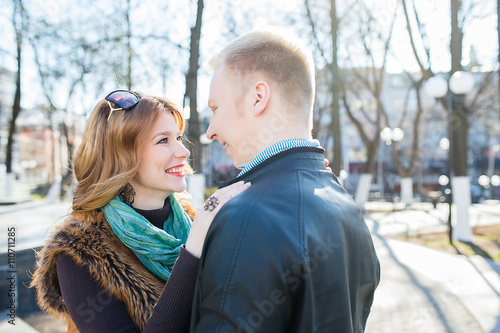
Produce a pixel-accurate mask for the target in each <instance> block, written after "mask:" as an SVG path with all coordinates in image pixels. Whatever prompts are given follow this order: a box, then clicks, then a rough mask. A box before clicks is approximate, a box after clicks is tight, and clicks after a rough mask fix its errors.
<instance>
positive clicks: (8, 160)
mask: <svg viewBox="0 0 500 333" xmlns="http://www.w3.org/2000/svg"><path fill="white" fill-rule="evenodd" d="M22 10H23V8H22V3H21V1H14V14H13V18H12V23H13V24H14V28H15V30H16V44H17V73H16V92H15V95H14V104H13V105H12V117H11V119H10V123H9V134H8V137H7V149H6V156H5V166H6V171H7V174H11V173H12V160H13V158H12V155H13V146H14V135H15V133H16V120H17V117H18V116H19V113H21V54H22V52H21V51H22V38H23V31H22V24H23V22H22V20H23V14H22ZM18 15H19V16H20V19H21V23H20V25H18V22H17V21H18Z"/></svg>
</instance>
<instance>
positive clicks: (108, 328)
mask: <svg viewBox="0 0 500 333" xmlns="http://www.w3.org/2000/svg"><path fill="white" fill-rule="evenodd" d="M134 210H135V211H136V212H137V213H139V214H141V215H142V216H144V217H145V218H146V219H147V220H148V221H149V222H150V223H151V224H152V225H154V226H155V227H157V228H160V229H163V224H164V223H165V220H166V219H167V218H168V215H169V214H170V212H171V207H170V200H168V198H167V199H166V200H165V204H164V206H163V208H160V209H154V210H142V209H137V208H134ZM198 262H199V259H198V258H196V257H194V256H193V255H191V253H189V252H188V251H187V250H185V249H184V246H182V248H181V252H180V256H179V258H178V260H177V261H176V263H175V265H174V267H173V269H172V273H171V275H170V278H169V279H168V283H167V284H166V285H165V288H164V289H163V292H162V294H161V295H160V298H159V300H158V303H157V304H156V306H155V308H154V310H153V314H152V315H151V317H150V318H149V321H148V323H147V325H146V328H145V329H144V331H143V332H149V333H156V332H177V333H180V332H187V331H188V328H189V319H190V317H191V306H192V299H193V295H194V285H195V281H196V273H197V271H198ZM57 276H58V279H59V286H60V288H61V294H62V296H63V299H64V302H65V305H66V308H67V310H68V312H69V314H70V316H71V319H72V320H73V322H74V323H75V325H76V326H77V328H78V330H79V331H80V332H134V333H135V332H138V330H137V328H136V327H135V325H134V323H133V322H132V319H131V318H130V316H129V314H128V312H127V310H126V308H125V304H124V303H123V302H121V301H119V300H117V299H115V298H114V297H113V296H111V295H109V294H108V293H107V292H106V291H104V290H103V289H102V288H101V287H100V286H99V285H97V283H96V282H94V280H93V279H92V277H91V276H90V273H89V272H88V270H86V269H85V268H84V267H81V266H79V265H77V264H76V263H75V261H74V260H73V259H72V258H71V257H69V256H68V255H65V254H60V255H59V256H58V257H57ZM103 293H104V294H106V295H107V297H105V299H109V300H111V301H109V302H106V304H105V305H103V304H101V305H100V306H99V309H98V311H97V312H98V313H96V315H95V319H93V320H88V314H87V313H86V312H82V311H81V310H82V309H81V305H82V304H83V303H82V302H85V301H86V300H87V301H88V300H89V299H91V300H92V299H101V298H102V297H103ZM99 297H101V298H99Z"/></svg>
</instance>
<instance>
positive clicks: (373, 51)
mask: <svg viewBox="0 0 500 333" xmlns="http://www.w3.org/2000/svg"><path fill="white" fill-rule="evenodd" d="M386 13H390V15H384V16H383V17H382V18H383V19H384V20H387V19H389V20H390V21H389V22H390V25H389V28H388V29H387V30H386V31H384V30H383V29H382V28H381V26H382V25H383V24H382V22H380V21H378V19H380V18H376V17H375V16H374V14H373V11H372V9H370V8H368V7H366V6H364V5H361V4H360V6H359V7H358V12H357V14H358V18H357V20H356V22H357V26H358V31H357V37H358V38H359V44H357V43H355V40H354V39H351V41H352V43H353V44H354V46H353V47H359V48H360V49H361V50H362V53H363V54H362V55H360V57H361V56H362V57H363V58H364V62H365V63H366V66H365V67H363V68H356V66H351V68H350V69H349V70H345V73H344V75H343V78H344V80H343V81H342V88H341V91H342V93H341V97H342V101H343V106H344V108H345V111H346V113H347V115H348V117H349V119H350V120H351V122H352V123H353V124H354V127H355V128H356V129H357V131H358V133H359V136H360V138H361V140H362V142H363V144H364V146H365V148H366V162H365V164H364V172H363V174H362V175H361V178H360V180H359V182H358V188H357V190H356V196H355V199H356V202H357V203H358V205H359V206H360V207H364V204H365V203H366V201H367V200H368V194H369V190H370V184H371V181H372V172H373V170H374V169H375V162H376V154H377V151H378V148H379V144H380V139H379V133H380V130H381V129H382V128H383V126H384V125H387V123H386V122H387V119H388V115H387V110H386V107H385V105H384V103H383V101H382V90H383V87H384V80H385V69H386V64H387V58H388V55H389V51H390V45H391V38H392V30H393V26H394V22H395V19H396V13H397V6H395V7H394V8H393V9H392V10H387V11H386ZM383 23H384V24H385V23H386V22H383ZM353 38H354V37H353ZM350 55H351V56H352V57H355V56H356V52H354V51H351V53H350ZM377 55H380V59H379V60H378V61H377V59H376V57H377ZM358 67H359V66H358ZM352 101H356V102H358V101H365V103H362V104H359V103H358V105H359V106H358V107H356V108H355V107H353V103H352ZM368 101H371V103H366V102H368ZM378 181H379V184H380V183H381V182H382V181H383V180H382V179H379V180H378Z"/></svg>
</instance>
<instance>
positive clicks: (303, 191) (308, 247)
mask: <svg viewBox="0 0 500 333" xmlns="http://www.w3.org/2000/svg"><path fill="white" fill-rule="evenodd" d="M322 153H323V149H321V148H293V149H290V150H287V151H285V152H282V153H280V154H278V155H275V156H273V157H271V158H270V159H268V160H266V161H264V162H263V163H261V164H260V165H258V166H257V167H255V168H254V169H252V170H251V171H249V172H247V173H246V174H244V175H242V176H241V177H237V178H235V179H233V180H232V181H231V182H228V183H226V184H222V185H221V186H222V187H224V186H227V185H229V184H230V183H233V182H237V181H239V180H245V181H246V182H248V181H250V182H251V183H252V186H251V187H250V188H249V189H247V190H246V191H244V192H243V193H241V194H240V195H238V196H237V197H235V198H234V199H233V200H231V201H230V202H229V203H227V204H226V205H225V206H224V207H222V209H221V210H220V212H219V213H218V214H217V216H216V217H215V219H214V221H213V223H212V226H211V228H210V230H209V232H208V235H207V238H206V241H205V245H204V250H203V254H202V257H201V258H200V260H201V261H200V271H199V275H198V279H197V285H196V289H195V296H194V304H193V314H192V318H191V328H190V330H191V332H210V333H213V332H265V333H278V332H304V333H306V332H307V333H309V332H329V333H331V332H339V333H348V332H363V331H364V328H365V324H366V320H367V317H368V314H369V313H370V307H371V305H372V302H373V294H374V292H375V288H376V287H377V285H378V283H379V280H380V265H379V261H378V259H377V255H376V253H375V250H374V247H373V243H372V239H371V236H370V232H369V230H368V228H367V226H366V224H365V221H364V218H363V215H362V213H361V211H360V210H359V209H358V207H357V205H356V204H355V203H354V201H353V200H352V198H351V196H350V195H349V194H348V193H347V192H346V191H345V190H344V188H343V187H342V186H341V185H340V184H339V182H338V180H337V178H336V177H335V176H334V175H333V174H332V173H331V172H328V171H326V170H325V164H324V162H323V154H322Z"/></svg>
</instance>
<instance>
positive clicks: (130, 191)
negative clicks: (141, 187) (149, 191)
mask: <svg viewBox="0 0 500 333" xmlns="http://www.w3.org/2000/svg"><path fill="white" fill-rule="evenodd" d="M121 195H122V198H123V202H125V203H126V204H127V205H129V206H132V204H133V203H134V196H135V190H134V188H133V187H132V185H130V184H129V183H127V185H125V187H124V188H123V190H122V193H121Z"/></svg>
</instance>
